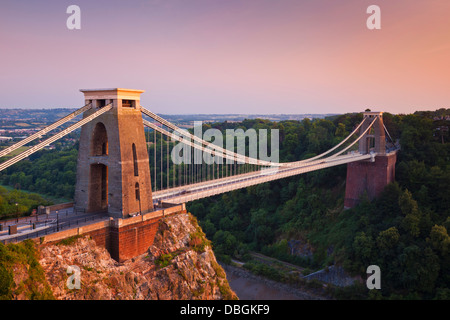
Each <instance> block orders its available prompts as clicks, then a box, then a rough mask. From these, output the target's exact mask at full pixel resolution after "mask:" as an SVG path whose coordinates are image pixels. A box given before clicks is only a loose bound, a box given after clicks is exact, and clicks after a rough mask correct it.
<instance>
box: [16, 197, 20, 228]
mask: <svg viewBox="0 0 450 320" xmlns="http://www.w3.org/2000/svg"><path fill="white" fill-rule="evenodd" d="M16 223H19V204H18V203H17V202H16Z"/></svg>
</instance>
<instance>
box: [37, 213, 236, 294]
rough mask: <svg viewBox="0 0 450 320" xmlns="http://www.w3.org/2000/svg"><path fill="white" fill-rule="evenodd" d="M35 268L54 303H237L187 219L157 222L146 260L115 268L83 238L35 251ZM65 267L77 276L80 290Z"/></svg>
mask: <svg viewBox="0 0 450 320" xmlns="http://www.w3.org/2000/svg"><path fill="white" fill-rule="evenodd" d="M38 251H39V264H40V265H41V266H42V269H43V271H44V274H45V278H46V282H47V283H48V285H49V286H50V288H51V291H52V293H53V296H54V297H55V298H56V299H78V300H115V299H123V300H128V299H163V300H167V299H202V300H206V299H237V297H236V294H235V293H234V292H233V291H232V290H231V289H230V287H229V285H228V281H227V279H226V275H225V272H224V270H223V269H222V267H221V266H220V265H219V264H218V263H217V261H216V259H215V256H214V253H213V252H212V249H211V246H210V244H209V241H208V240H207V239H206V238H205V236H204V234H203V232H202V231H201V229H200V227H199V226H198V224H197V221H196V219H195V218H194V217H193V216H191V215H190V214H178V215H175V216H171V217H168V218H166V219H165V220H161V222H160V226H159V230H158V232H157V235H156V237H155V241H154V244H153V245H152V246H151V247H150V248H149V249H148V252H147V253H146V254H143V255H141V256H138V257H136V258H133V259H130V260H128V261H125V262H124V263H118V262H117V261H115V260H113V259H112V258H111V257H110V255H109V253H108V252H107V251H106V250H105V249H104V248H102V247H99V246H96V245H95V242H94V241H93V240H91V239H89V238H87V237H80V238H76V239H73V241H65V242H62V243H59V244H46V245H41V246H39V248H38ZM69 266H77V267H78V268H79V270H80V277H79V279H80V280H81V281H80V288H79V289H76V288H73V289H69V288H68V286H67V282H68V280H69V282H70V283H72V284H76V283H75V281H74V279H73V278H71V279H69V277H71V275H70V274H68V273H67V269H68V267H69Z"/></svg>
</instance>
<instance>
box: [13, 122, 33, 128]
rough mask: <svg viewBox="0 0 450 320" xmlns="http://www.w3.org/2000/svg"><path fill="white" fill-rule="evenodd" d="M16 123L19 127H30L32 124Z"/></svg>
mask: <svg viewBox="0 0 450 320" xmlns="http://www.w3.org/2000/svg"><path fill="white" fill-rule="evenodd" d="M15 125H16V126H18V127H30V126H31V124H29V123H26V122H16V123H15Z"/></svg>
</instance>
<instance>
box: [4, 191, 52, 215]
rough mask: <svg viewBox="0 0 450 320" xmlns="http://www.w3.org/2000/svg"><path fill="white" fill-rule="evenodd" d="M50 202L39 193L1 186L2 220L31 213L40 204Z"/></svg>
mask: <svg viewBox="0 0 450 320" xmlns="http://www.w3.org/2000/svg"><path fill="white" fill-rule="evenodd" d="M50 204H51V202H49V201H48V200H46V199H44V198H43V197H42V196H40V195H38V194H34V193H27V192H23V191H20V190H7V189H6V188H3V187H0V220H2V219H8V218H17V217H18V216H22V215H29V214H30V213H32V210H34V209H37V207H38V206H40V205H44V206H45V205H50Z"/></svg>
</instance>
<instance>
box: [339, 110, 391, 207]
mask: <svg viewBox="0 0 450 320" xmlns="http://www.w3.org/2000/svg"><path fill="white" fill-rule="evenodd" d="M363 116H364V118H365V119H366V121H365V122H364V124H363V125H362V126H361V129H360V133H361V134H362V133H363V132H364V131H365V130H366V129H367V127H368V126H369V125H370V123H372V121H373V120H374V119H375V122H374V124H373V126H372V128H371V129H369V131H368V132H367V133H366V134H365V136H364V137H362V138H361V139H360V140H359V152H360V153H361V154H368V153H371V152H373V153H376V157H375V158H374V159H372V160H365V161H358V162H350V163H348V164H347V182H346V187H345V200H344V207H345V208H352V207H354V206H355V205H357V204H358V202H359V201H360V198H361V196H362V195H363V194H364V193H366V194H367V196H368V197H369V199H370V200H372V199H373V198H375V197H377V196H378V195H380V193H381V192H382V191H383V189H384V187H385V186H386V185H387V184H389V183H390V182H393V181H394V180H395V162H396V160H397V152H396V151H394V152H390V153H386V137H385V133H384V124H383V112H364V114H363Z"/></svg>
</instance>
